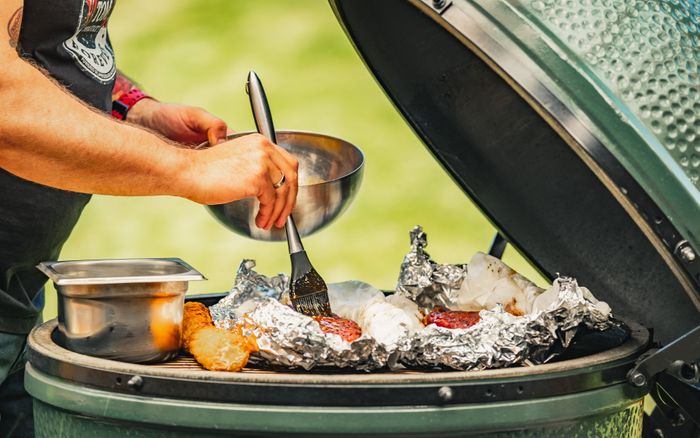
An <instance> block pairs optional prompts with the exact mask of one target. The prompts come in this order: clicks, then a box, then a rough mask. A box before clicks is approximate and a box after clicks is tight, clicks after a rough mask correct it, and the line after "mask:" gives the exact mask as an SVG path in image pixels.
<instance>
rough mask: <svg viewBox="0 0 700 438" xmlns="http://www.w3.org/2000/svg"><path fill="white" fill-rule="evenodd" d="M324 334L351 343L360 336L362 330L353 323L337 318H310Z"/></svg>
mask: <svg viewBox="0 0 700 438" xmlns="http://www.w3.org/2000/svg"><path fill="white" fill-rule="evenodd" d="M311 318H312V319H313V320H314V321H316V322H317V323H318V325H319V327H321V330H323V331H324V332H326V333H333V334H336V335H338V336H340V337H341V338H342V339H343V340H344V341H345V342H352V341H354V340H355V339H358V338H359V337H360V336H362V329H361V328H360V326H359V325H357V323H356V322H355V321H352V320H350V319H345V318H341V317H339V316H312V317H311Z"/></svg>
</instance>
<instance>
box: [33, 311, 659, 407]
mask: <svg viewBox="0 0 700 438" xmlns="http://www.w3.org/2000/svg"><path fill="white" fill-rule="evenodd" d="M627 324H628V325H629V327H630V329H631V336H630V339H629V340H628V341H627V342H625V343H624V344H623V345H621V346H619V347H616V348H613V349H611V350H608V351H605V352H602V353H597V354H593V355H590V356H586V357H583V358H578V359H573V360H568V361H562V362H556V363H551V364H544V365H536V366H532V367H525V368H506V369H497V370H484V371H425V372H421V371H413V370H410V371H407V372H389V371H386V372H381V373H376V372H375V373H352V374H347V373H341V374H327V373H319V372H315V371H303V372H277V371H268V370H266V371H254V370H244V371H243V372H241V373H226V372H216V371H207V370H191V369H187V370H182V369H177V368H175V369H173V368H172V367H168V366H167V365H165V366H163V365H157V364H156V365H141V364H130V363H125V362H117V361H112V360H108V359H101V358H95V357H90V356H86V355H82V354H79V353H75V352H72V351H69V350H67V349H65V348H63V347H61V346H59V345H57V344H56V343H55V342H54V341H53V339H52V336H51V335H52V333H53V332H54V331H55V330H56V327H57V322H56V320H52V321H49V322H46V323H44V324H42V325H40V326H38V327H36V328H35V329H34V330H33V331H32V332H31V334H30V335H29V341H28V349H27V354H28V360H29V362H30V363H31V365H32V366H33V367H34V368H35V369H37V370H38V371H41V372H43V373H45V374H48V375H50V376H53V377H58V378H61V379H65V380H67V381H71V382H74V383H79V384H81V385H85V386H88V387H92V388H96V389H102V390H108V391H112V392H116V393H123V394H132V395H141V396H153V397H163V398H171V399H188V400H202V401H215V402H227V403H245V404H254V405H287V406H304V405H308V404H309V403H310V402H309V401H310V400H313V404H315V405H321V406H416V405H429V406H440V405H457V404H464V403H483V402H495V401H516V400H527V399H534V398H544V397H553V396H560V395H567V394H574V393H578V392H582V391H589V390H593V389H598V388H604V387H608V386H612V385H617V384H621V383H622V384H625V385H626V383H625V382H626V374H627V371H628V370H629V369H630V368H631V367H632V366H633V364H634V361H635V359H636V357H638V356H639V354H641V353H642V352H643V351H645V350H646V349H647V348H648V346H649V342H650V335H649V331H648V330H646V329H644V328H643V327H641V326H639V325H638V324H636V323H627ZM134 376H139V379H138V382H139V384H138V385H137V384H129V382H131V381H132V378H134ZM444 387H447V388H449V391H446V390H444V389H442V388H444ZM445 392H447V393H448V394H449V396H446V395H445Z"/></svg>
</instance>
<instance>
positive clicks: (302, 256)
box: [289, 251, 331, 316]
mask: <svg viewBox="0 0 700 438" xmlns="http://www.w3.org/2000/svg"><path fill="white" fill-rule="evenodd" d="M290 257H291V259H292V278H291V281H290V293H289V297H290V298H291V300H292V305H293V306H294V310H296V311H297V312H300V313H303V314H304V315H309V316H330V315H331V304H330V301H329V299H328V286H326V282H325V281H323V278H321V276H320V275H319V274H318V272H316V270H315V269H314V268H313V266H311V262H309V257H308V256H307V255H306V251H300V252H296V253H294V254H291V255H290Z"/></svg>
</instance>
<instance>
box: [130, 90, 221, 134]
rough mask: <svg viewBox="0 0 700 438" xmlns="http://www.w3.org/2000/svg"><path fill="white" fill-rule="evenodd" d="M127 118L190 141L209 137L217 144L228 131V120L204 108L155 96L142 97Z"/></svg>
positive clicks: (159, 131) (153, 129)
mask: <svg viewBox="0 0 700 438" xmlns="http://www.w3.org/2000/svg"><path fill="white" fill-rule="evenodd" d="M127 121H128V122H131V123H135V124H137V125H139V126H143V127H144V128H147V129H150V130H152V131H156V132H158V133H160V134H161V135H163V136H164V137H166V138H168V139H170V140H173V141H176V142H178V143H185V144H189V145H197V144H200V143H203V142H205V141H209V143H211V144H213V145H214V144H217V143H218V142H219V141H221V140H225V139H226V134H227V133H228V129H227V127H226V122H224V121H223V120H221V119H219V118H218V117H215V116H213V115H211V114H210V113H208V112H207V111H205V110H203V109H201V108H197V107H192V106H184V105H176V104H172V103H161V102H158V101H155V100H153V99H142V100H140V101H138V102H137V103H136V104H135V105H134V106H133V107H132V108H131V109H130V110H129V114H128V115H127Z"/></svg>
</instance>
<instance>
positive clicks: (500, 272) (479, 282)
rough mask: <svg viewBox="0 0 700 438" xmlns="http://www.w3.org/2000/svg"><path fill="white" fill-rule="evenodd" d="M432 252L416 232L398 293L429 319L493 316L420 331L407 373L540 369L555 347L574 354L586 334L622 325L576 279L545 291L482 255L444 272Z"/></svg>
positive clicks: (408, 355) (408, 358)
mask: <svg viewBox="0 0 700 438" xmlns="http://www.w3.org/2000/svg"><path fill="white" fill-rule="evenodd" d="M425 246H427V236H426V234H425V233H424V232H423V230H422V228H421V227H416V228H414V229H413V230H412V231H411V250H410V252H409V253H408V254H407V255H406V257H405V258H404V261H403V263H402V265H401V270H400V274H399V280H398V284H397V287H396V294H397V295H399V296H404V297H406V298H408V299H411V300H413V301H415V302H416V303H417V304H418V305H419V306H420V307H421V309H423V311H424V312H427V311H429V310H430V309H432V308H433V307H445V308H448V309H452V310H466V311H470V310H479V309H480V308H481V309H484V308H485V309H487V310H480V313H479V315H480V317H481V319H480V321H479V322H478V323H476V324H475V325H473V326H471V327H469V328H466V329H447V328H443V327H438V326H436V325H434V324H431V325H429V326H427V327H425V328H424V329H423V330H421V331H419V332H417V333H416V334H415V336H414V338H413V343H412V347H411V350H410V351H409V352H406V353H405V354H403V355H402V357H401V359H400V360H401V362H402V363H404V364H406V365H408V366H421V367H425V366H440V367H449V368H453V369H458V370H481V369H487V368H502V367H508V366H515V365H523V364H540V363H544V362H547V361H549V360H551V359H552V357H553V355H552V354H551V353H550V352H551V351H552V347H553V346H554V345H555V344H556V343H560V345H561V346H563V347H567V346H568V345H569V344H570V342H571V340H572V339H573V337H574V335H575V334H576V332H577V330H578V328H579V327H581V326H585V327H587V328H589V329H592V330H606V329H609V328H612V327H614V326H616V325H619V324H620V323H618V322H617V321H615V320H614V319H613V317H612V313H611V310H610V307H609V306H608V305H607V304H606V303H604V302H602V301H598V300H597V299H596V298H595V297H594V296H593V294H591V292H590V291H589V290H588V289H586V288H585V287H580V286H579V285H578V283H577V281H576V280H575V279H573V278H570V277H559V278H557V279H556V280H555V281H554V282H553V284H552V286H551V287H549V288H548V289H546V290H544V289H541V288H538V287H537V286H535V285H534V284H533V283H532V282H530V281H529V280H527V279H525V278H524V277H522V276H520V275H519V274H517V273H516V272H515V271H513V270H512V269H510V268H509V267H508V266H507V265H505V264H504V263H503V262H502V261H501V260H499V259H496V258H494V257H491V256H488V255H486V254H483V253H477V254H476V255H475V256H474V257H473V258H472V261H470V263H469V264H466V265H440V264H438V263H436V262H434V261H433V260H431V259H430V256H429V255H428V253H427V252H425V249H424V248H425ZM445 272H447V273H449V275H445V274H443V273H445Z"/></svg>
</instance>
